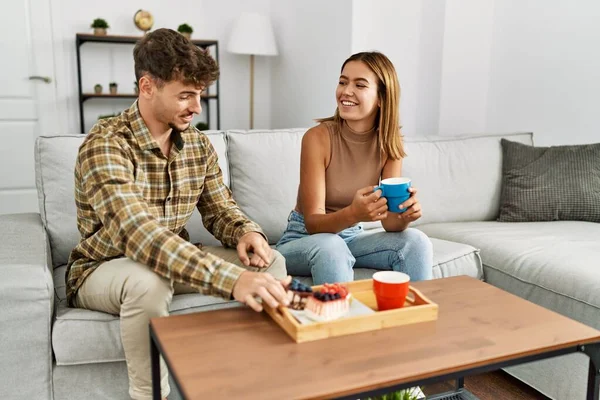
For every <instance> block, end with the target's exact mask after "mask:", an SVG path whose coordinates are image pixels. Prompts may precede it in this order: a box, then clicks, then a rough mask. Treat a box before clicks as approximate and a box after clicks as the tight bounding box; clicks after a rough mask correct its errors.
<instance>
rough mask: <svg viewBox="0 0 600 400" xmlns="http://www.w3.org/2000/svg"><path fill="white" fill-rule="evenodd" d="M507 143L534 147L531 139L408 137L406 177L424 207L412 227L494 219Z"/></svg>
mask: <svg viewBox="0 0 600 400" xmlns="http://www.w3.org/2000/svg"><path fill="white" fill-rule="evenodd" d="M502 138H509V139H510V140H512V141H517V142H521V143H526V144H532V134H531V133H514V134H504V135H501V134H498V135H477V136H464V137H463V136H460V137H459V136H457V137H453V136H430V137H427V136H407V137H405V143H406V145H405V146H406V153H407V157H406V158H405V159H404V160H403V161H402V175H404V176H406V177H409V178H411V179H412V184H413V186H414V187H415V188H417V189H418V191H419V194H418V196H419V201H420V202H421V205H422V207H423V217H422V218H420V219H419V220H418V221H416V222H415V223H414V224H413V225H414V226H417V225H421V224H426V223H433V222H453V221H489V220H493V219H495V218H496V217H497V216H498V209H499V205H500V188H501V179H502V148H501V146H500V139H502ZM464 199H468V205H467V203H465V200H464Z"/></svg>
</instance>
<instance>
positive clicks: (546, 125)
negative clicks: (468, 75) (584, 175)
mask: <svg viewBox="0 0 600 400" xmlns="http://www.w3.org/2000/svg"><path fill="white" fill-rule="evenodd" d="M598 21H600V2H599V1H597V0H578V1H577V2H568V1H562V0H499V1H497V2H496V10H495V21H494V32H493V46H492V56H491V71H490V84H489V95H488V101H487V123H486V129H487V130H489V131H511V130H531V131H533V132H534V140H535V143H536V145H557V144H577V143H590V142H600V129H599V127H598V115H599V114H600V24H599V23H598Z"/></svg>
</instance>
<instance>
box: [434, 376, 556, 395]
mask: <svg viewBox="0 0 600 400" xmlns="http://www.w3.org/2000/svg"><path fill="white" fill-rule="evenodd" d="M454 385H455V383H454V382H447V383H440V384H436V385H428V386H424V387H423V392H424V393H425V395H426V396H430V395H433V394H436V393H441V392H446V391H450V390H452V389H453V388H454ZM465 388H466V389H467V390H469V391H470V392H471V393H473V394H474V395H475V396H477V397H478V398H479V399H480V400H505V399H506V400H549V399H548V397H546V396H544V395H543V394H541V393H539V392H538V391H537V390H535V389H532V388H531V387H529V386H527V385H526V384H524V383H523V382H521V381H520V380H518V379H516V378H513V377H512V376H510V375H509V374H507V373H506V372H504V371H496V372H490V373H487V374H482V375H475V376H471V377H468V378H465Z"/></svg>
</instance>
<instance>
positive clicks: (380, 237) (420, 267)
mask: <svg viewBox="0 0 600 400" xmlns="http://www.w3.org/2000/svg"><path fill="white" fill-rule="evenodd" d="M277 250H278V251H279V252H280V253H281V254H282V255H283V256H284V257H285V261H286V265H287V270H288V273H289V274H291V275H296V276H312V278H313V281H314V284H315V285H320V284H323V283H335V282H349V281H352V280H354V270H353V268H354V267H358V268H373V269H377V270H387V271H390V270H393V271H401V272H404V273H407V274H408V275H409V276H410V279H411V281H420V280H427V279H431V276H432V266H433V250H432V245H431V241H430V240H429V238H428V237H427V235H425V234H424V233H423V232H421V231H419V230H417V229H412V228H408V229H406V230H404V231H402V232H381V231H379V232H369V231H364V230H363V228H362V225H361V224H358V225H355V226H353V227H350V228H347V229H344V230H343V231H341V232H339V233H337V234H335V233H316V234H312V235H311V234H309V233H308V231H307V230H306V226H305V225H304V216H303V215H302V214H300V213H298V212H297V211H292V212H291V213H290V216H289V218H288V225H287V228H286V230H285V232H284V233H283V236H282V237H281V239H280V240H279V242H278V243H277Z"/></svg>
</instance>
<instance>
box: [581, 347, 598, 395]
mask: <svg viewBox="0 0 600 400" xmlns="http://www.w3.org/2000/svg"><path fill="white" fill-rule="evenodd" d="M579 351H581V352H582V353H585V354H587V355H588V357H590V366H589V372H588V387H587V397H586V399H587V400H599V399H598V394H599V391H600V343H593V344H586V345H585V346H579Z"/></svg>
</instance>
